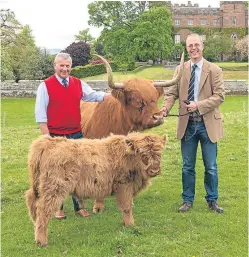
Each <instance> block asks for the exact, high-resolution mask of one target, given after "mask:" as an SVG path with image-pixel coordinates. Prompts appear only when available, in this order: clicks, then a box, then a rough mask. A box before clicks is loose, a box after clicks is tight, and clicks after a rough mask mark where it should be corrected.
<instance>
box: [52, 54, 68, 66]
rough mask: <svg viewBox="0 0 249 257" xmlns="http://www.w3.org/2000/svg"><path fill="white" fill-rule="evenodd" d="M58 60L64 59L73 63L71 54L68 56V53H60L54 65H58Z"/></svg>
mask: <svg viewBox="0 0 249 257" xmlns="http://www.w3.org/2000/svg"><path fill="white" fill-rule="evenodd" d="M58 58H62V59H64V60H69V61H71V62H72V58H71V56H70V54H68V53H58V54H57V55H56V56H55V58H54V64H55V63H56V61H57V59H58Z"/></svg>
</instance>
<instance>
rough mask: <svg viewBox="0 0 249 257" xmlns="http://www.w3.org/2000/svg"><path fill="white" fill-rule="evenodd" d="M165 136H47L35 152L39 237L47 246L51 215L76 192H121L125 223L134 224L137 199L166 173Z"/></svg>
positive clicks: (30, 202) (31, 198)
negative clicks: (163, 161)
mask: <svg viewBox="0 0 249 257" xmlns="http://www.w3.org/2000/svg"><path fill="white" fill-rule="evenodd" d="M165 141H166V139H165V137H162V136H159V135H152V134H136V133H132V134H128V136H117V135H112V136H110V137H108V138H105V139H102V140H100V139H95V140H91V139H81V140H72V139H66V138H52V137H50V136H41V137H40V138H39V139H37V140H35V141H34V142H33V143H32V145H31V148H30V152H29V160H28V163H29V172H30V189H29V190H28V191H27V192H26V203H27V207H28V209H29V213H30V216H31V218H32V220H33V222H34V224H35V241H36V243H38V244H39V245H42V246H45V245H47V244H48V241H47V228H48V223H49V220H50V218H51V216H52V215H53V214H54V212H55V211H56V210H57V209H58V208H59V206H60V204H61V202H62V201H63V200H64V199H65V198H66V197H67V196H68V195H69V194H74V195H76V196H77V198H78V199H79V202H80V203H81V204H82V205H83V200H82V199H83V198H86V197H88V198H104V197H105V196H107V195H110V194H111V193H113V192H114V193H115V194H116V200H117V205H118V207H119V208H120V210H121V211H122V214H123V223H124V225H126V226H127V225H132V224H133V223H134V219H133V216H132V199H133V197H134V196H135V195H136V194H137V193H138V192H139V191H141V190H142V189H144V188H145V187H146V186H147V185H148V183H149V180H150V178H151V177H154V176H156V175H158V174H159V173H160V160H161V153H162V150H163V148H164V145H165Z"/></svg>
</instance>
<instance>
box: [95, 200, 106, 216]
mask: <svg viewBox="0 0 249 257" xmlns="http://www.w3.org/2000/svg"><path fill="white" fill-rule="evenodd" d="M104 208H105V200H104V198H98V199H96V200H95V201H94V205H93V213H97V212H102V211H103V210H104Z"/></svg>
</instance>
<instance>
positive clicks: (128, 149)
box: [125, 138, 135, 153]
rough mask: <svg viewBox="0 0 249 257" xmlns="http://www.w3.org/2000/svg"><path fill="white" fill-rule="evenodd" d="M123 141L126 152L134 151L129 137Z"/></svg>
mask: <svg viewBox="0 0 249 257" xmlns="http://www.w3.org/2000/svg"><path fill="white" fill-rule="evenodd" d="M125 143H126V151H127V152H128V153H131V152H134V149H135V148H134V143H133V140H131V139H129V138H126V139H125Z"/></svg>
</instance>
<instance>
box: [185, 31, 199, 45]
mask: <svg viewBox="0 0 249 257" xmlns="http://www.w3.org/2000/svg"><path fill="white" fill-rule="evenodd" d="M189 37H198V38H199V39H200V41H201V43H202V44H203V39H202V37H201V36H200V35H199V34H197V33H191V34H188V36H187V38H186V42H187V40H188V38H189Z"/></svg>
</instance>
